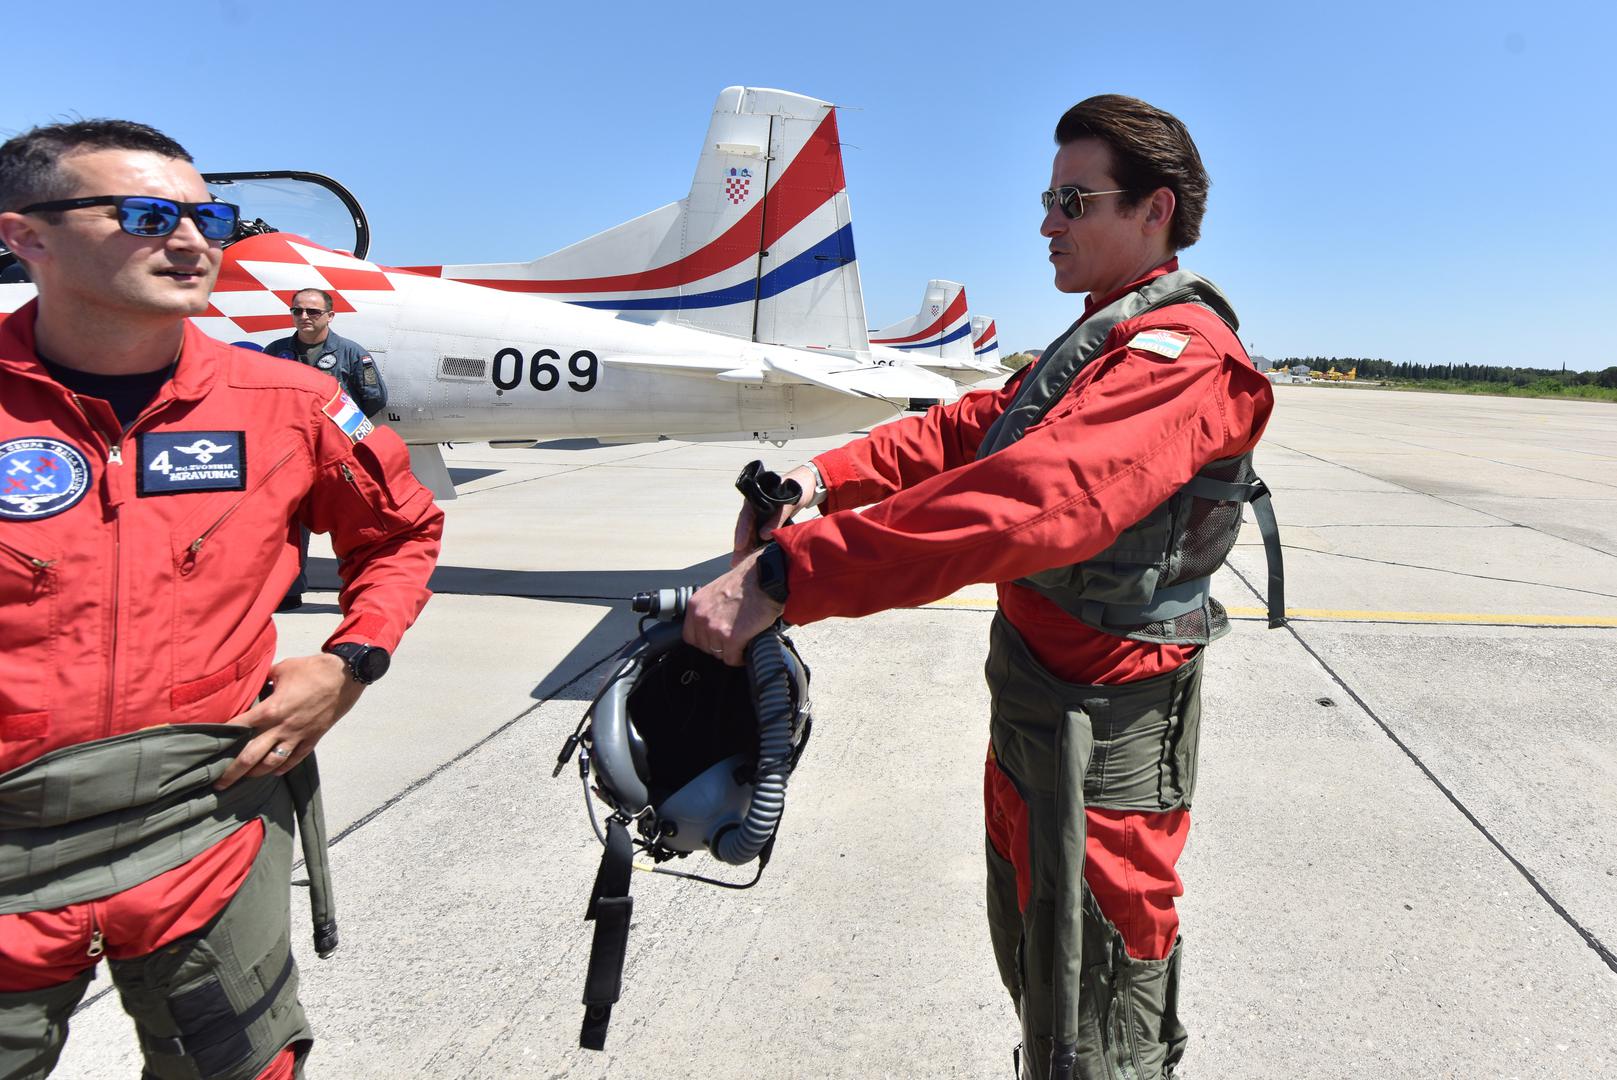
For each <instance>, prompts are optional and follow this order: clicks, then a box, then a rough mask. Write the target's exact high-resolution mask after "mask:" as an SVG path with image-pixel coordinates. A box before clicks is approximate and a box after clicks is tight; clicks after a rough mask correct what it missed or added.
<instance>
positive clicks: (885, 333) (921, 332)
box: [870, 279, 975, 367]
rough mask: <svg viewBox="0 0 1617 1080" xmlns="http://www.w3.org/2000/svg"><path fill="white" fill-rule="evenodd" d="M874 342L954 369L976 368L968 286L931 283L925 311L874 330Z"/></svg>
mask: <svg viewBox="0 0 1617 1080" xmlns="http://www.w3.org/2000/svg"><path fill="white" fill-rule="evenodd" d="M870 343H871V344H872V345H879V346H882V347H883V348H888V349H899V350H901V351H903V352H906V353H909V354H911V355H912V356H915V357H916V358H917V359H918V360H919V359H922V358H929V357H937V358H938V359H940V360H943V361H945V362H946V363H948V364H949V366H951V367H973V366H975V361H974V357H973V355H972V338H971V315H970V311H969V309H968V308H967V306H966V287H965V286H964V285H962V284H960V283H959V282H958V281H942V280H939V279H933V280H932V281H929V282H927V283H926V292H925V293H924V294H923V295H922V297H921V310H920V311H919V312H917V313H916V314H914V315H912V316H910V317H909V318H907V319H900V320H899V321H898V322H896V323H894V324H893V325H891V326H888V327H884V328H883V329H881V330H872V331H871V332H870ZM923 362H924V361H923Z"/></svg>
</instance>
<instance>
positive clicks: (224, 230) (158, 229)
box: [17, 195, 241, 240]
mask: <svg viewBox="0 0 1617 1080" xmlns="http://www.w3.org/2000/svg"><path fill="white" fill-rule="evenodd" d="M86 206H116V207H117V208H118V226H119V227H120V228H121V229H123V231H124V232H126V233H128V234H129V235H130V236H145V237H152V236H167V235H168V234H169V233H171V232H173V231H174V230H175V229H177V228H179V227H180V218H181V217H182V216H184V217H188V218H190V219H191V220H192V221H194V222H196V226H197V228H198V229H199V230H200V231H201V232H202V235H203V236H205V237H207V238H208V239H209V240H229V239H230V238H231V237H232V236H235V235H236V225H237V223H238V222H240V220H241V207H239V206H237V205H236V204H235V203H227V202H201V203H188V202H175V201H174V200H173V199H159V198H157V197H155V196H152V195H92V196H90V197H88V198H84V199H56V200H54V201H52V202H41V203H34V205H32V206H25V207H23V208H22V209H21V210H18V211H17V213H19V214H44V213H50V212H52V211H57V210H78V209H80V208H81V207H86Z"/></svg>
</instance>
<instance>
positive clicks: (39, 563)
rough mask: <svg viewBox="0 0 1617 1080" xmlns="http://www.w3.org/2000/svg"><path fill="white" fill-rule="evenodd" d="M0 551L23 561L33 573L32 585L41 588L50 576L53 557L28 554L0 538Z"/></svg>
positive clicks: (53, 564) (54, 562)
mask: <svg viewBox="0 0 1617 1080" xmlns="http://www.w3.org/2000/svg"><path fill="white" fill-rule="evenodd" d="M0 551H4V552H5V553H6V554H8V555H10V556H11V557H12V558H14V559H16V560H17V561H18V562H21V563H23V564H24V565H26V566H27V567H28V569H29V570H31V571H33V574H34V587H35V588H36V589H43V588H44V586H45V582H46V581H47V580H48V579H49V578H50V575H51V567H53V566H55V565H56V560H55V559H41V558H40V557H39V556H38V555H30V554H28V552H26V551H23V550H21V549H20V548H14V547H12V546H11V545H10V544H8V543H6V542H5V541H4V540H0Z"/></svg>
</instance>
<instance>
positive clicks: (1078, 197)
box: [1039, 184, 1129, 220]
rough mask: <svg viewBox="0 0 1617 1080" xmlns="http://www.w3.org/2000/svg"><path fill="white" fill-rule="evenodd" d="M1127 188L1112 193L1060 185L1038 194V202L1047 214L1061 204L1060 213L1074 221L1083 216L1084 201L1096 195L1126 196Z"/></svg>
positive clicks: (1117, 189)
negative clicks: (1053, 207)
mask: <svg viewBox="0 0 1617 1080" xmlns="http://www.w3.org/2000/svg"><path fill="white" fill-rule="evenodd" d="M1128 190H1129V189H1128V188H1116V189H1114V190H1112V191H1085V190H1084V189H1083V188H1076V187H1072V186H1071V185H1066V184H1064V185H1062V186H1061V187H1058V188H1051V189H1050V190H1049V191H1041V192H1039V202H1041V203H1043V204H1044V212H1045V213H1046V214H1048V213H1049V212H1050V207H1052V206H1055V205H1056V204H1057V203H1060V204H1061V212H1062V213H1063V214H1065V215H1066V216H1067V217H1069V218H1072V219H1074V220H1076V219H1078V218H1081V217H1083V216H1084V200H1085V199H1093V198H1094V197H1095V196H1096V195H1126V194H1128Z"/></svg>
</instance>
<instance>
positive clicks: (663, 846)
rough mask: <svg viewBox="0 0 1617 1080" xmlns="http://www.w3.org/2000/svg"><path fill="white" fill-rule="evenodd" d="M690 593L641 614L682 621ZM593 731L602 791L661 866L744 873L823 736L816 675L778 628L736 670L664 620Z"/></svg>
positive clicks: (626, 669) (644, 641)
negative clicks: (816, 710)
mask: <svg viewBox="0 0 1617 1080" xmlns="http://www.w3.org/2000/svg"><path fill="white" fill-rule="evenodd" d="M688 593H689V590H674V589H668V590H663V591H662V592H661V593H657V594H642V599H641V600H640V604H641V606H642V607H643V608H645V609H647V610H648V614H653V615H654V616H655V617H657V618H660V619H670V618H677V615H678V613H682V611H683V607H684V604H683V601H684V599H685V598H686V596H688ZM652 609H654V610H652ZM585 724H586V725H587V726H586V727H585V729H584V731H583V734H582V736H581V742H582V743H583V745H584V747H585V753H586V754H587V755H588V757H587V760H588V765H589V768H590V770H591V772H592V773H593V779H594V784H593V788H594V790H595V793H596V794H597V795H599V796H600V798H601V799H602V801H603V802H605V803H606V804H607V806H608V807H610V808H611V810H612V811H613V814H614V815H616V816H621V818H622V819H623V820H624V821H625V824H627V823H630V822H632V823H634V825H635V827H636V830H637V831H638V832H639V834H640V842H639V843H638V844H637V846H639V847H641V848H642V850H644V851H645V852H646V853H647V854H649V855H651V857H652V858H653V859H654V860H655V861H657V862H662V861H665V860H667V859H670V858H674V857H676V856H684V855H688V854H690V853H692V852H697V851H704V850H705V851H707V852H708V853H709V854H711V855H712V856H713V857H714V858H716V859H718V860H719V861H721V862H725V863H729V864H731V865H736V866H740V865H743V864H745V863H748V862H751V861H752V860H753V859H755V858H758V857H759V855H760V854H762V853H763V852H764V850H765V847H766V845H768V844H769V842H770V840H771V839H772V838H773V836H774V834H775V830H776V828H777V827H778V826H779V824H780V818H781V812H782V810H783V809H784V807H785V801H786V784H787V780H788V778H789V777H790V775H791V771H792V767H793V766H794V765H795V764H796V763H797V759H798V757H799V755H801V753H802V750H803V747H804V746H805V745H807V738H808V734H809V731H810V729H811V727H812V726H813V718H812V713H811V707H810V702H809V672H808V668H807V666H806V665H805V664H804V663H803V661H802V658H801V657H799V656H798V654H797V650H796V649H795V647H794V646H793V645H792V643H791V641H790V639H788V638H786V637H785V636H784V635H782V634H781V633H780V632H779V630H778V628H773V629H770V630H766V631H765V632H764V633H762V634H760V635H759V636H758V637H757V638H755V639H754V640H753V641H752V642H751V643H750V644H749V645H748V646H747V650H746V666H745V667H743V668H733V667H729V666H727V665H725V664H724V663H722V662H721V661H720V660H718V659H717V658H716V657H713V656H710V655H708V654H707V653H704V652H702V651H701V650H699V649H694V648H691V647H690V646H689V645H686V644H685V643H684V642H683V641H681V640H680V625H679V623H678V622H675V621H654V622H651V623H650V625H649V626H648V627H647V628H646V630H645V631H644V633H642V634H641V635H640V637H639V638H637V639H636V640H635V641H634V642H633V643H631V644H630V646H629V647H628V648H627V649H626V650H625V651H624V653H623V655H622V657H621V658H620V659H619V661H618V665H617V667H616V669H615V670H614V671H613V673H612V675H611V677H610V678H608V679H607V681H606V685H605V686H604V687H602V689H601V692H600V693H599V694H598V695H597V696H596V698H595V701H594V703H593V704H592V705H591V706H590V709H589V712H588V713H587V714H586V715H585ZM761 869H762V868H761V867H760V870H761Z"/></svg>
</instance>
